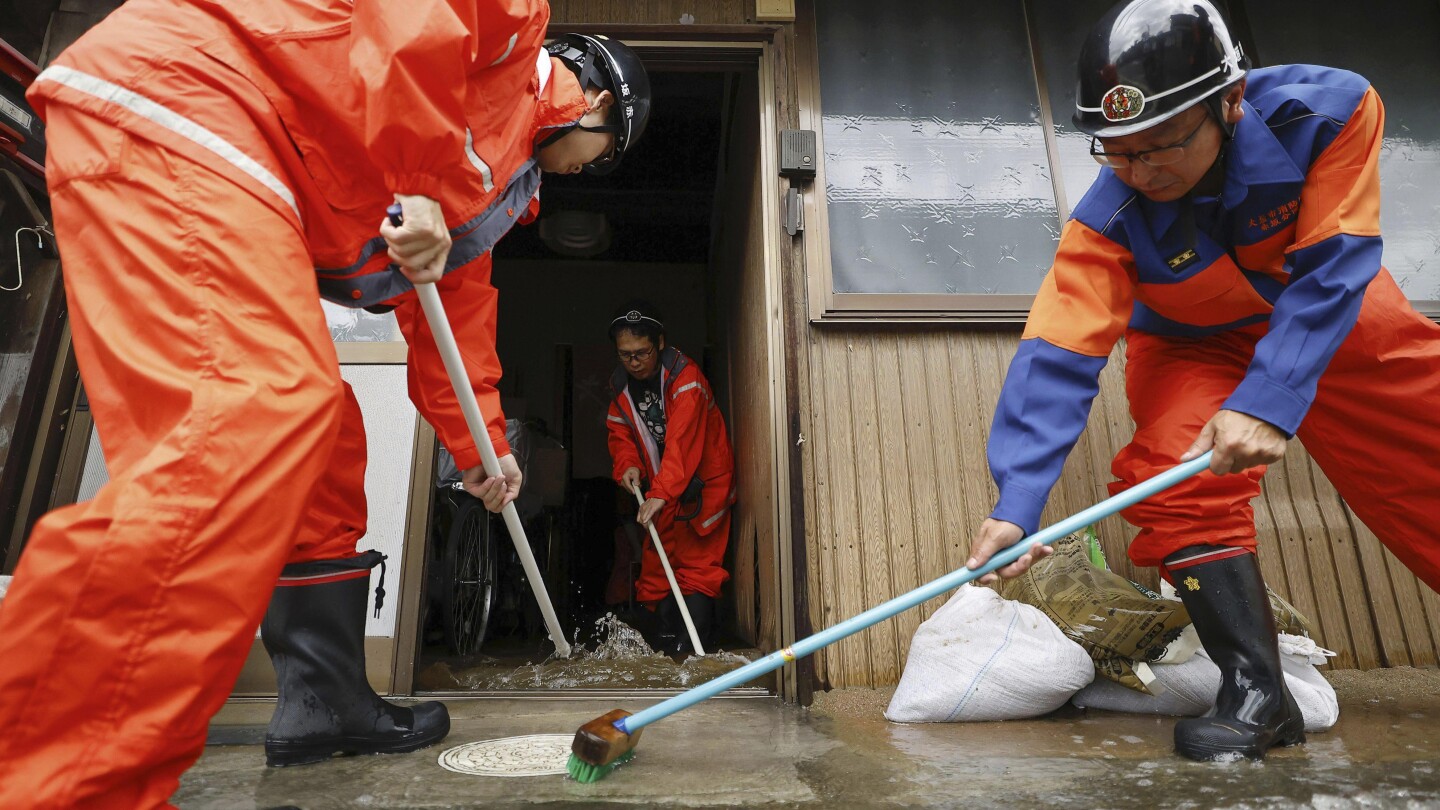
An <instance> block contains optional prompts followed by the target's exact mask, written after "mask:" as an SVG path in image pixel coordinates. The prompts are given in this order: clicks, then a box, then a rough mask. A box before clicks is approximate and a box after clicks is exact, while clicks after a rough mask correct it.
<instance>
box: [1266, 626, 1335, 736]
mask: <svg viewBox="0 0 1440 810" xmlns="http://www.w3.org/2000/svg"><path fill="white" fill-rule="evenodd" d="M1334 655H1335V653H1333V652H1331V651H1330V650H1327V649H1324V648H1323V647H1319V646H1317V645H1316V644H1315V640H1314V639H1310V638H1305V637H1304V636H1295V635H1289V634H1281V636H1280V668H1281V669H1283V670H1285V686H1286V687H1287V688H1289V690H1290V694H1292V695H1294V696H1295V702H1296V703H1297V704H1299V706H1300V713H1301V714H1303V715H1305V730H1306V731H1325V730H1327V729H1329V728H1330V727H1332V726H1334V725H1335V723H1336V722H1338V721H1339V720H1340V700H1339V699H1338V698H1337V697H1336V696H1335V687H1333V686H1331V685H1330V682H1329V681H1327V680H1325V676H1324V675H1323V674H1322V673H1321V672H1320V670H1318V669H1316V667H1317V666H1319V665H1321V664H1324V663H1325V662H1326V661H1328V660H1329V659H1330V658H1331V657H1332V656H1334Z"/></svg>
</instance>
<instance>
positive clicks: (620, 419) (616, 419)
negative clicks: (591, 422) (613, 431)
mask: <svg viewBox="0 0 1440 810" xmlns="http://www.w3.org/2000/svg"><path fill="white" fill-rule="evenodd" d="M605 418H606V419H609V420H610V421H611V422H619V423H620V424H622V425H628V424H630V423H629V422H627V421H625V417H623V416H611V415H610V414H608V413H607V414H605Z"/></svg>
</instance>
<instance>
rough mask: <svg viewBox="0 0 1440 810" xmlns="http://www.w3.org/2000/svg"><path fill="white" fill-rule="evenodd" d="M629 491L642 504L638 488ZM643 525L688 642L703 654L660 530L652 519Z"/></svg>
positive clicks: (642, 500)
mask: <svg viewBox="0 0 1440 810" xmlns="http://www.w3.org/2000/svg"><path fill="white" fill-rule="evenodd" d="M630 491H631V492H634V493H635V502H636V503H638V504H640V505H641V506H644V505H645V499H644V498H643V497H641V496H640V488H639V487H632V488H631V490H630ZM645 527H646V528H648V529H649V530H650V538H651V539H652V540H654V541H655V553H656V554H659V555H660V564H661V565H663V566H665V578H666V579H668V580H670V592H671V593H673V594H675V604H677V605H679V606H680V618H682V619H684V620H685V629H686V630H687V631H688V632H689V633H690V644H691V645H692V646H693V647H694V648H695V652H696V653H699V654H700V655H704V654H705V645H703V644H701V643H700V634H699V633H697V632H695V620H694V619H691V618H690V608H688V607H686V606H685V596H684V594H681V593H680V583H678V582H676V581H675V571H674V570H673V569H671V568H670V558H669V557H668V556H666V554H665V546H664V545H662V544H661V543H660V532H657V531H655V522H654V521H646V522H645Z"/></svg>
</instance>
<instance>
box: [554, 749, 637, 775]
mask: <svg viewBox="0 0 1440 810" xmlns="http://www.w3.org/2000/svg"><path fill="white" fill-rule="evenodd" d="M634 758H635V750H634V749H631V750H629V751H626V752H625V753H623V754H621V755H620V757H619V759H616V760H615V761H614V762H611V763H608V764H605V765H591V764H590V763H588V762H586V761H585V760H583V759H581V758H580V757H577V756H575V755H574V754H571V755H570V761H569V762H568V763H566V765H565V770H567V771H569V773H570V778H571V779H574V780H575V781H576V782H581V783H584V784H589V783H591V782H599V781H600V780H601V779H604V778H605V777H607V776H609V775H610V772H611V771H613V770H615V769H616V768H618V767H620V766H621V765H624V764H625V763H627V762H629V761H630V760H632V759H634Z"/></svg>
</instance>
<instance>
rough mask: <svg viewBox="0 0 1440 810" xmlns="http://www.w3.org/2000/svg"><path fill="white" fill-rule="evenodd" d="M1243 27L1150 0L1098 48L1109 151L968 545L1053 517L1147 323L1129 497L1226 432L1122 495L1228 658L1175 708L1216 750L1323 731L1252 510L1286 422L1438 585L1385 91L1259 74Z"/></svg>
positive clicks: (1101, 139)
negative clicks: (1210, 683) (1281, 625)
mask: <svg viewBox="0 0 1440 810" xmlns="http://www.w3.org/2000/svg"><path fill="white" fill-rule="evenodd" d="M1231 31H1232V29H1231V28H1230V26H1229V24H1228V23H1227V21H1226V19H1225V17H1224V15H1222V14H1221V13H1220V11H1219V10H1218V9H1217V8H1216V7H1215V5H1213V4H1212V3H1211V2H1208V0H1184V1H1183V2H1181V0H1132V2H1127V3H1122V4H1121V5H1119V6H1117V7H1115V8H1114V9H1112V10H1111V11H1110V12H1109V13H1107V14H1106V15H1105V16H1104V17H1103V18H1102V19H1101V20H1100V21H1099V22H1098V23H1097V24H1096V25H1095V27H1094V28H1093V30H1092V31H1091V32H1090V34H1089V37H1088V39H1087V40H1086V42H1085V44H1084V47H1083V49H1082V51H1081V53H1080V58H1079V87H1078V93H1077V98H1076V110H1075V114H1074V121H1075V125H1076V126H1077V127H1078V128H1079V129H1080V130H1081V131H1083V132H1085V133H1087V134H1089V135H1091V136H1092V138H1093V140H1092V143H1091V152H1092V154H1093V155H1094V156H1095V159H1096V160H1097V161H1099V162H1100V163H1101V164H1102V165H1103V166H1104V167H1105V168H1103V169H1102V170H1101V172H1100V176H1099V178H1098V179H1097V180H1096V181H1095V183H1094V185H1093V186H1091V188H1090V191H1089V193H1088V194H1086V196H1085V198H1084V199H1083V200H1081V202H1080V204H1079V205H1078V206H1076V208H1075V211H1074V214H1073V215H1072V217H1071V220H1070V221H1069V222H1068V223H1067V224H1066V226H1065V228H1064V231H1063V233H1062V235H1061V239H1060V246H1059V249H1058V252H1057V254H1056V257H1055V263H1054V266H1053V267H1052V268H1051V270H1050V273H1049V275H1048V276H1047V277H1046V279H1045V281H1044V283H1043V284H1042V285H1041V289H1040V292H1039V295H1038V296H1037V298H1036V301H1035V304H1034V307H1033V309H1032V310H1031V313H1030V319H1029V323H1028V325H1027V326H1026V329H1025V333H1024V336H1023V338H1022V340H1021V342H1020V348H1019V350H1018V351H1017V352H1016V355H1015V358H1014V360H1013V361H1012V363H1011V365H1010V371H1009V374H1008V375H1007V377H1006V380H1005V384H1004V386H1003V388H1002V390H1001V394H1000V400H999V404H998V406H997V408H996V412H995V420H994V427H993V429H992V431H991V435H990V442H989V448H988V457H989V461H990V467H991V471H992V473H993V475H994V478H995V482H996V484H997V485H998V487H999V493H1000V494H999V502H998V504H997V505H996V507H995V509H994V511H993V512H992V513H991V515H990V518H989V519H987V520H986V521H984V523H983V524H982V525H981V526H980V528H979V530H978V532H977V533H976V535H975V536H974V539H973V544H972V548H973V554H972V559H971V560H970V562H969V565H970V567H971V568H975V567H978V566H979V565H980V564H983V563H984V561H985V560H987V559H988V558H989V557H990V556H991V555H992V554H994V553H995V552H996V551H998V550H999V549H1002V548H1005V547H1006V546H1009V545H1011V544H1013V543H1015V542H1017V541H1019V540H1020V539H1021V538H1022V537H1023V536H1025V535H1026V534H1027V533H1028V532H1032V531H1034V530H1035V529H1036V527H1037V523H1038V521H1039V517H1040V512H1041V509H1042V507H1043V506H1044V504H1045V501H1046V499H1047V497H1048V493H1049V492H1050V489H1051V487H1052V486H1053V485H1054V483H1055V481H1056V479H1057V478H1058V477H1059V475H1060V472H1061V468H1062V466H1063V464H1064V462H1065V458H1066V456H1067V455H1068V454H1069V452H1070V450H1071V448H1072V447H1073V446H1074V444H1075V441H1076V439H1077V438H1078V436H1079V434H1080V432H1081V431H1082V430H1083V428H1084V426H1085V422H1086V418H1087V414H1088V411H1089V408H1090V403H1091V401H1092V399H1093V398H1094V396H1095V394H1096V392H1097V391H1098V385H1097V377H1098V375H1099V373H1100V370H1101V368H1102V367H1103V366H1104V364H1105V361H1106V358H1107V357H1108V355H1109V354H1110V351H1111V348H1112V347H1113V346H1114V345H1115V343H1116V341H1117V340H1119V339H1120V338H1121V337H1122V336H1123V337H1125V339H1126V355H1125V356H1126V366H1125V377H1126V393H1127V394H1128V398H1129V401H1130V412H1131V414H1132V415H1133V417H1134V419H1135V425H1136V427H1135V435H1134V438H1133V439H1132V440H1131V442H1130V444H1129V445H1128V446H1127V447H1125V448H1124V449H1122V450H1121V451H1120V452H1119V454H1118V455H1117V456H1116V457H1115V461H1114V464H1113V467H1112V470H1113V472H1114V474H1115V476H1116V477H1117V478H1118V479H1119V480H1118V481H1117V482H1115V483H1113V484H1111V487H1110V489H1111V492H1112V493H1118V492H1121V491H1123V490H1125V489H1127V488H1129V487H1131V486H1134V485H1135V484H1136V483H1137V482H1140V481H1143V480H1145V479H1148V478H1151V477H1153V476H1154V475H1156V474H1158V473H1160V472H1162V471H1164V470H1166V469H1168V468H1170V467H1172V466H1174V465H1175V464H1177V463H1180V462H1182V461H1185V460H1189V459H1192V458H1195V457H1197V456H1199V455H1201V454H1203V453H1204V452H1206V451H1207V450H1213V451H1214V456H1213V459H1212V461H1211V463H1210V468H1209V471H1208V472H1202V473H1201V474H1200V475H1199V476H1196V477H1194V478H1191V479H1190V480H1188V481H1186V482H1183V483H1181V484H1178V485H1176V486H1174V487H1172V488H1171V489H1169V490H1167V491H1166V492H1164V493H1162V494H1159V495H1156V496H1154V497H1151V498H1150V499H1148V500H1146V501H1145V502H1143V503H1140V504H1137V505H1135V506H1133V507H1131V508H1129V509H1128V510H1126V511H1125V512H1123V515H1124V516H1125V517H1126V518H1127V519H1128V520H1129V521H1130V522H1131V523H1133V524H1135V525H1136V526H1138V527H1139V528H1140V531H1139V534H1138V536H1137V537H1136V538H1135V540H1134V542H1133V543H1132V545H1131V546H1130V558H1131V560H1133V561H1134V562H1135V564H1136V565H1140V566H1158V567H1159V568H1160V570H1161V573H1162V574H1163V575H1164V576H1165V577H1166V578H1167V579H1169V580H1170V581H1171V582H1172V583H1173V584H1174V585H1175V586H1176V588H1177V590H1178V592H1179V594H1180V597H1181V599H1183V601H1184V603H1185V606H1186V607H1187V608H1188V610H1189V613H1190V616H1191V618H1192V620H1193V621H1194V625H1195V629H1196V631H1197V632H1198V633H1199V636H1200V639H1201V640H1202V641H1203V642H1204V645H1205V650H1206V652H1207V653H1208V654H1209V656H1210V658H1211V659H1212V660H1214V662H1215V663H1216V664H1217V665H1218V666H1219V667H1220V670H1221V673H1222V675H1223V679H1222V684H1221V687H1220V690H1219V693H1218V695H1217V699H1216V706H1215V709H1214V711H1213V712H1211V713H1210V714H1209V715H1207V716H1205V717H1201V718H1191V719H1185V720H1181V721H1180V722H1179V723H1178V724H1177V726H1176V728H1175V746H1176V750H1177V752H1178V753H1180V754H1182V755H1184V756H1186V757H1190V758H1192V759H1202V760H1203V759H1213V758H1220V757H1225V756H1227V755H1235V754H1239V755H1243V756H1246V757H1253V758H1261V757H1263V756H1264V755H1265V752H1266V750H1267V749H1269V748H1270V747H1272V746H1277V745H1288V744H1292V743H1299V742H1302V741H1303V740H1304V724H1303V719H1302V718H1301V716H1300V712H1299V710H1298V709H1297V708H1296V705H1295V701H1294V700H1293V699H1292V697H1291V696H1290V694H1289V693H1288V691H1287V690H1286V687H1285V680H1284V677H1283V675H1282V672H1281V669H1280V656H1279V652H1278V650H1277V647H1276V636H1275V627H1274V623H1273V621H1272V618H1271V611H1270V607H1269V602H1268V600H1267V598H1266V592H1265V584H1264V582H1263V580H1262V578H1261V574H1260V569H1259V567H1258V565H1257V564H1256V558H1255V549H1256V532H1255V523H1254V518H1253V513H1252V510H1251V507H1250V501H1251V499H1252V498H1254V497H1255V496H1256V495H1258V494H1259V491H1260V480H1261V477H1262V476H1263V475H1264V473H1265V465H1267V464H1270V463H1273V462H1275V461H1277V460H1279V459H1280V458H1281V457H1282V455H1283V454H1284V452H1285V447H1286V441H1287V440H1288V439H1290V438H1291V437H1298V438H1300V440H1301V441H1303V442H1304V444H1305V447H1306V449H1307V450H1308V451H1309V453H1310V455H1311V456H1312V457H1313V458H1314V459H1315V461H1316V462H1317V463H1318V464H1319V465H1320V467H1321V468H1322V469H1323V470H1324V471H1325V473H1326V475H1327V476H1328V477H1329V478H1330V480H1331V481H1332V482H1334V484H1335V486H1336V488H1337V489H1338V490H1339V491H1340V493H1341V494H1342V495H1343V496H1344V498H1345V500H1346V501H1347V502H1348V503H1349V505H1350V506H1351V508H1353V509H1354V510H1355V512H1356V514H1358V515H1359V516H1360V518H1361V519H1362V520H1364V521H1365V523H1366V525H1367V526H1369V527H1370V528H1371V529H1372V530H1373V531H1374V532H1375V533H1376V534H1377V535H1378V536H1379V537H1380V539H1381V540H1382V541H1383V542H1384V543H1385V545H1386V546H1387V547H1389V549H1390V550H1391V551H1392V552H1394V553H1395V555H1396V556H1397V557H1399V558H1400V560H1402V561H1403V562H1404V563H1405V564H1406V565H1407V566H1408V567H1409V568H1410V570H1411V571H1413V572H1414V573H1415V574H1416V575H1417V576H1419V577H1420V578H1421V579H1422V580H1424V581H1425V583H1427V584H1428V585H1429V586H1430V587H1431V588H1437V587H1440V542H1437V541H1436V539H1435V533H1434V527H1433V525H1432V523H1433V516H1434V515H1435V514H1436V513H1437V512H1440V466H1437V465H1436V464H1435V463H1434V459H1435V456H1436V454H1437V453H1440V447H1437V444H1436V442H1437V437H1440V408H1437V407H1436V404H1437V403H1440V327H1437V326H1436V325H1435V324H1434V323H1432V322H1430V321H1429V320H1428V319H1426V318H1424V317H1422V316H1420V315H1419V314H1417V313H1416V312H1415V311H1414V309H1412V308H1411V307H1410V305H1409V303H1408V302H1407V300H1406V298H1405V296H1404V294H1402V293H1401V292H1400V290H1399V289H1398V288H1397V286H1396V284H1395V281H1394V279H1393V278H1391V276H1390V274H1389V272H1387V271H1386V270H1385V268H1384V267H1383V266H1381V261H1380V258H1381V257H1380V252H1381V235H1380V221H1379V213H1380V200H1379V194H1380V189H1379V173H1378V163H1379V156H1380V150H1381V142H1382V133H1383V124H1384V113H1383V109H1382V106H1381V103H1380V97H1379V96H1378V95H1377V94H1376V92H1375V89H1374V88H1373V87H1371V86H1370V84H1369V83H1368V82H1367V81H1366V80H1365V79H1364V78H1362V77H1360V76H1357V75H1356V74H1354V73H1350V72H1347V71H1344V70H1337V69H1332V68H1326V67H1317V66H1311V65H1284V66H1276V67H1269V68H1261V69H1254V70H1251V69H1249V66H1248V63H1247V60H1246V58H1245V56H1244V55H1243V53H1242V49H1241V46H1240V45H1239V43H1238V41H1237V40H1236V39H1235V37H1234V35H1233V34H1232V33H1231ZM1045 553H1047V550H1046V549H1042V548H1035V549H1032V550H1031V551H1030V552H1029V553H1027V554H1026V555H1025V556H1024V557H1022V558H1021V559H1020V560H1019V561H1017V562H1016V563H1014V564H1013V565H1010V566H1008V567H1006V568H1004V569H1001V571H1000V572H999V573H1000V574H1001V575H1002V576H1012V575H1014V574H1017V573H1019V572H1020V571H1022V570H1024V569H1025V568H1027V567H1028V566H1029V565H1031V564H1032V563H1033V562H1034V561H1035V560H1036V559H1038V558H1039V557H1041V556H1043V555H1044V554H1045ZM992 576H993V575H992Z"/></svg>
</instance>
